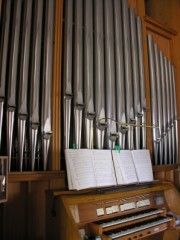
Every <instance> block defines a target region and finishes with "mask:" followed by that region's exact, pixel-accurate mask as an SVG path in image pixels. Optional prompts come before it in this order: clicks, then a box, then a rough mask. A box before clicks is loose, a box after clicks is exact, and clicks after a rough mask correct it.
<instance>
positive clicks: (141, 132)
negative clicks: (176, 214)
mask: <svg viewBox="0 0 180 240" xmlns="http://www.w3.org/2000/svg"><path fill="white" fill-rule="evenodd" d="M64 4H65V6H64V31H63V37H64V39H63V108H64V109H63V112H64V128H63V130H64V148H65V149H67V148H76V149H79V148H89V149H92V148H97V149H103V148H107V149H114V147H115V146H116V145H118V146H119V148H120V149H144V148H146V147H147V146H146V128H147V127H151V128H152V145H153V161H154V164H156V165H157V164H175V163H177V162H178V129H177V106H176V92H175V70H174V66H173V64H172V63H171V62H170V60H168V59H167V57H166V56H164V54H163V52H162V51H160V50H159V47H158V46H157V44H155V43H154V42H153V37H152V36H151V35H148V36H147V45H148V56H149V75H150V88H151V89H150V90H151V94H150V98H151V109H150V110H151V116H152V119H151V124H150V125H148V124H147V122H146V118H147V106H146V91H145V73H144V59H143V56H144V52H143V40H142V38H143V36H142V20H141V17H140V16H136V15H135V11H134V9H133V8H130V7H128V1H127V0H98V1H93V0H85V1H83V0H76V1H74V0H67V1H65V2H64Z"/></svg>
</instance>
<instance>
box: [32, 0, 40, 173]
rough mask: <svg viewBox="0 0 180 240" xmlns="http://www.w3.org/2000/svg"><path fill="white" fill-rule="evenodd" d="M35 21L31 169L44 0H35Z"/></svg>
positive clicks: (35, 137) (35, 127) (33, 156)
mask: <svg viewBox="0 0 180 240" xmlns="http://www.w3.org/2000/svg"><path fill="white" fill-rule="evenodd" d="M34 14H35V15H34V22H33V30H34V31H33V33H34V35H33V43H32V58H31V86H30V108H29V118H30V119H29V122H30V128H29V131H30V156H31V170H32V171H33V170H34V167H35V154H36V145H37V136H38V129H39V122H40V121H39V85H40V56H41V39H42V16H43V15H42V14H43V0H38V1H35V13H34Z"/></svg>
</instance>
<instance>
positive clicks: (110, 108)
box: [104, 0, 117, 149]
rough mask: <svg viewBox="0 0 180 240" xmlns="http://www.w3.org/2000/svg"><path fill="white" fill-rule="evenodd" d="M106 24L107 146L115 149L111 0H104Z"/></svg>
mask: <svg viewBox="0 0 180 240" xmlns="http://www.w3.org/2000/svg"><path fill="white" fill-rule="evenodd" d="M104 24H105V74H106V75H105V79H106V84H105V86H106V91H105V92H106V114H107V123H108V127H107V138H106V141H107V148H108V149H113V148H114V146H115V141H116V139H117V130H116V108H115V62H114V31H113V5H112V1H111V0H104Z"/></svg>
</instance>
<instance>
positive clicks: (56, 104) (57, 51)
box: [50, 0, 63, 170]
mask: <svg viewBox="0 0 180 240" xmlns="http://www.w3.org/2000/svg"><path fill="white" fill-rule="evenodd" d="M62 14H63V0H56V1H55V26H54V51H53V52H54V58H53V86H52V132H53V134H52V141H51V156H52V161H51V166H50V169H51V170H60V169H61V165H60V156H61V135H62V132H61V118H62V115H61V48H62Z"/></svg>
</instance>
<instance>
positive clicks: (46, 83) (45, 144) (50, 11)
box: [41, 0, 54, 170]
mask: <svg viewBox="0 0 180 240" xmlns="http://www.w3.org/2000/svg"><path fill="white" fill-rule="evenodd" d="M45 7H46V8H45V23H44V24H45V30H44V49H43V52H44V54H43V79H42V90H43V92H42V106H41V109H42V112H41V135H42V149H43V169H44V170H46V169H47V164H48V162H47V161H48V152H49V144H50V138H51V135H52V128H51V98H52V97H51V89H52V64H53V60H52V56H53V28H54V0H46V5H45Z"/></svg>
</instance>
